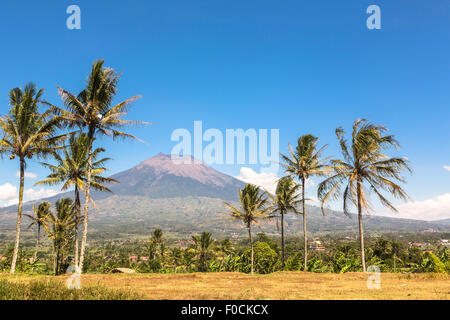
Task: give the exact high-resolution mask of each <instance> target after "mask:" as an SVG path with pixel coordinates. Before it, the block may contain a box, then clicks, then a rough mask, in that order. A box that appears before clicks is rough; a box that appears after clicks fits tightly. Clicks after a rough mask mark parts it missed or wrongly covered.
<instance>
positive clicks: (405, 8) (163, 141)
mask: <svg viewBox="0 0 450 320" xmlns="http://www.w3.org/2000/svg"><path fill="white" fill-rule="evenodd" d="M72 4H76V5H78V6H79V7H80V8H81V30H69V29H67V27H66V19H67V18H68V16H69V15H68V14H67V13H66V9H67V7H68V6H69V5H72ZM371 4H376V5H378V6H379V7H380V8H381V29H380V30H369V29H368V28H367V27H366V19H367V18H368V17H369V14H367V13H366V9H367V7H368V6H369V5H371ZM0 30H1V31H0V41H1V43H2V50H0V66H1V76H0V114H6V113H7V112H8V109H9V106H8V92H9V90H11V89H12V88H14V87H17V86H23V85H25V83H27V82H28V81H33V82H35V83H36V84H37V85H38V86H39V87H42V88H45V90H46V95H45V98H46V99H47V100H49V101H51V102H52V103H55V104H58V105H60V104H61V103H60V99H59V97H58V95H57V91H56V85H59V86H61V87H63V88H65V89H67V90H69V91H71V92H79V91H80V90H81V89H82V88H83V85H84V82H85V80H86V77H87V74H88V72H89V70H90V66H91V64H92V62H93V61H94V60H96V59H99V58H102V59H105V61H106V62H105V65H107V66H110V67H113V68H114V69H116V70H118V71H123V75H122V77H121V82H120V85H119V94H118V97H117V101H119V100H123V99H126V98H128V97H131V96H134V95H136V94H142V95H143V98H142V99H140V100H139V101H138V102H136V103H135V104H134V105H133V106H132V109H131V111H130V113H129V115H128V117H127V118H128V119H133V120H144V121H149V122H153V123H154V125H152V126H148V127H144V128H137V129H131V130H130V131H131V132H132V133H134V134H136V135H137V136H139V137H140V138H141V139H143V140H144V141H146V143H145V144H142V143H138V142H133V143H129V142H120V143H116V142H111V141H109V140H104V141H102V144H103V145H104V146H105V147H106V149H107V154H108V156H111V157H112V158H114V159H115V160H114V161H113V162H111V163H110V168H111V173H115V172H119V171H121V170H124V169H127V168H129V167H131V166H133V165H135V164H137V163H139V162H140V161H142V160H144V159H146V158H149V157H151V156H153V155H155V154H157V153H158V152H164V153H170V152H171V149H172V148H173V147H174V145H175V144H176V143H175V142H172V141H171V140H170V136H171V133H172V132H173V131H174V130H175V129H177V128H186V129H188V130H189V131H191V132H192V131H193V121H194V120H201V121H203V127H204V129H207V128H217V129H219V130H221V131H222V132H225V130H226V129H236V128H243V129H248V128H255V129H264V128H267V129H271V128H274V129H279V130H280V152H282V153H283V152H286V151H287V149H286V147H287V144H288V143H289V142H291V143H294V142H295V141H296V138H297V137H298V136H300V135H302V134H305V133H312V134H314V135H317V136H318V137H320V141H321V144H328V145H329V147H328V148H327V152H326V155H332V156H338V155H339V152H338V149H337V143H336V138H335V136H334V130H335V128H336V127H338V126H344V127H345V128H346V129H347V130H350V127H351V124H352V122H353V121H354V120H355V119H357V118H363V117H364V118H367V119H369V120H370V121H372V122H375V123H377V124H383V125H386V126H387V127H388V128H389V129H390V131H391V133H393V134H395V135H396V137H397V138H398V140H399V141H400V142H401V145H402V149H401V150H400V152H396V153H395V154H401V155H403V156H406V157H408V158H409V160H410V161H411V165H412V168H413V170H414V174H413V175H411V176H408V177H407V178H408V184H407V185H406V189H407V191H408V192H409V193H410V195H411V196H412V198H413V199H415V200H416V201H417V203H416V204H410V205H406V206H401V208H402V209H403V210H402V212H401V216H410V217H416V218H424V219H427V218H428V219H438V218H449V217H450V167H447V170H446V169H445V166H450V128H449V127H450V126H449V119H450V90H449V89H450V59H449V57H450V2H449V1H444V0H434V1H421V0H389V1H380V0H377V1H364V0H346V1H335V0H329V1H325V0H320V1H313V0H309V1H298V0H297V1H284V0H281V1H267V0H258V1H251V0H245V1H223V0H221V1H219V0H210V1H204V0H202V1H200V0H177V1H175V0H169V1H148V0H146V1H144V0H142V1H137V0H128V1H100V0H96V1H92V0H89V1H88V0H71V1H63V0H58V1H50V0H43V1H21V0H18V1H8V2H5V1H4V2H2V6H1V10H0ZM215 167H216V168H217V169H218V170H220V171H222V172H225V173H227V174H230V175H233V176H241V178H246V179H247V180H252V179H253V180H254V181H257V180H258V179H260V180H259V181H264V183H266V182H267V181H268V179H269V180H270V178H273V177H267V175H266V176H264V175H261V174H260V167H259V166H258V165H256V166H255V165H219V166H215ZM242 167H247V168H250V169H251V170H247V169H244V170H243V171H241V169H242ZM17 171H18V163H17V161H9V160H8V159H7V158H6V159H4V160H2V161H1V170H0V191H1V192H0V206H1V205H6V204H8V203H12V202H14V201H15V198H16V197H15V196H13V195H11V194H13V193H14V188H15V187H16V186H17V182H18V179H17V177H16V172H17ZM28 171H29V178H28V179H27V180H26V184H27V185H26V188H27V190H28V193H26V196H27V197H28V199H31V198H33V197H37V196H38V195H44V194H49V193H51V192H53V191H52V190H47V191H46V190H40V188H36V187H33V184H34V182H36V181H37V180H39V179H41V178H44V177H45V175H46V174H47V172H46V171H45V169H43V168H41V167H39V166H38V165H37V164H36V163H35V162H34V163H33V162H32V163H30V164H29V167H28ZM281 174H282V171H281V170H280V172H279V173H278V175H281ZM34 176H36V177H34ZM33 177H34V178H33ZM253 180H252V181H253ZM310 192H311V193H313V192H314V185H313V184H311V187H310ZM418 208H419V209H418ZM380 213H381V212H380ZM423 215H426V216H423Z"/></svg>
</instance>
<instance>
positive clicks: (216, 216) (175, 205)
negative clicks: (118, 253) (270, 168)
mask: <svg viewBox="0 0 450 320" xmlns="http://www.w3.org/2000/svg"><path fill="white" fill-rule="evenodd" d="M191 160H192V162H191V164H175V163H174V162H173V161H172V160H171V157H170V156H169V155H164V154H161V153H160V154H158V155H156V156H155V157H153V158H150V159H148V160H145V161H143V162H141V163H140V164H138V165H137V166H135V167H132V168H131V169H128V170H125V171H122V172H119V173H117V174H115V175H113V176H112V178H114V179H116V180H118V181H120V184H116V185H112V186H110V188H111V190H112V191H113V194H109V193H99V192H94V193H93V197H94V199H95V202H96V204H97V207H98V209H96V210H92V211H91V214H90V221H91V222H92V223H91V226H92V227H93V229H94V230H98V231H102V232H103V233H105V232H110V233H111V234H120V233H135V234H148V233H149V232H150V230H152V229H154V228H156V227H159V228H163V229H164V230H166V231H170V232H173V233H179V234H185V235H189V234H191V233H195V232H201V231H209V232H213V233H214V234H215V236H232V235H234V236H237V235H239V234H245V230H244V229H243V228H242V226H241V224H240V223H238V222H234V221H230V220H225V219H223V218H225V217H226V214H224V213H223V212H224V210H225V209H224V206H223V203H224V201H231V202H234V201H237V198H238V188H240V187H243V186H244V185H245V184H244V182H242V181H240V180H238V179H236V178H233V177H231V176H228V175H226V174H223V173H221V172H218V171H216V170H214V169H213V168H211V167H209V166H207V165H206V164H204V163H194V161H193V158H191ZM63 197H72V198H73V194H72V192H67V193H62V194H58V195H56V196H53V197H51V198H47V199H42V200H45V201H50V202H55V201H56V200H57V199H59V198H63ZM42 200H39V201H36V202H40V201H42ZM33 203H34V202H28V203H26V204H25V205H24V211H30V210H31V208H32V205H33ZM16 212H17V206H11V207H6V208H2V209H0V226H1V225H3V226H5V227H8V228H12V227H13V226H14V223H15V219H16ZM308 216H309V218H308V225H309V227H308V228H309V230H310V231H311V232H356V230H357V220H356V219H355V217H353V218H352V219H351V218H348V217H346V216H345V215H344V214H342V213H340V212H329V213H327V215H326V216H323V215H322V213H321V210H320V209H319V208H317V207H308ZM301 220H302V219H301V217H300V216H296V215H293V214H290V215H288V217H287V219H286V224H287V225H286V229H287V231H288V232H290V234H300V230H302V228H301ZM364 224H365V229H366V230H367V231H368V232H370V231H376V232H396V231H402V232H421V231H424V230H428V231H450V223H445V222H426V221H419V220H407V219H395V218H388V217H379V216H372V217H366V218H365V220H364ZM262 228H263V230H264V231H265V232H266V233H269V234H271V233H273V234H275V233H276V234H278V231H277V228H276V223H275V221H268V222H266V223H264V224H263V226H262ZM91 230H92V229H91Z"/></svg>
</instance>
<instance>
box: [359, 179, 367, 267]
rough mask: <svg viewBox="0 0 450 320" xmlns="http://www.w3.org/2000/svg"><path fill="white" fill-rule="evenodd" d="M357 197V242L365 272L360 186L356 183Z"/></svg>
mask: <svg viewBox="0 0 450 320" xmlns="http://www.w3.org/2000/svg"><path fill="white" fill-rule="evenodd" d="M357 189H358V190H357V196H358V222H359V242H360V245H361V264H362V269H363V272H366V257H365V254H364V230H363V223H362V209H361V184H360V183H359V182H358V186H357Z"/></svg>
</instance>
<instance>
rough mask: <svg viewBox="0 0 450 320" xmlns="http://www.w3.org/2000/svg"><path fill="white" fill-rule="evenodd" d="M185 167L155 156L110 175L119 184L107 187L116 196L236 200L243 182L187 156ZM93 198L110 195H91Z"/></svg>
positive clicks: (161, 155)
mask: <svg viewBox="0 0 450 320" xmlns="http://www.w3.org/2000/svg"><path fill="white" fill-rule="evenodd" d="M190 160H191V161H190V163H189V164H185V163H181V164H178V163H176V162H175V161H172V159H171V156H170V155H166V154H162V153H159V154H158V155H156V156H155V157H153V158H150V159H148V160H145V161H143V162H141V163H140V164H138V165H137V166H135V167H133V168H131V169H129V170H126V171H122V172H120V173H117V174H115V175H113V176H112V177H111V178H114V179H116V180H117V181H119V182H120V183H119V184H114V185H111V186H110V189H111V191H113V193H114V194H117V195H132V196H142V197H147V198H152V199H165V198H180V197H181V198H184V197H209V198H217V199H222V200H237V195H238V188H240V187H243V186H244V182H242V181H240V180H238V179H236V178H233V177H231V176H228V175H226V174H223V173H221V172H219V171H217V170H214V169H213V168H211V167H209V166H207V165H206V164H204V163H203V162H199V161H196V160H195V159H194V158H192V157H191V159H190ZM93 195H94V199H97V198H106V197H109V196H110V195H108V194H105V193H99V192H95V193H94V194H93Z"/></svg>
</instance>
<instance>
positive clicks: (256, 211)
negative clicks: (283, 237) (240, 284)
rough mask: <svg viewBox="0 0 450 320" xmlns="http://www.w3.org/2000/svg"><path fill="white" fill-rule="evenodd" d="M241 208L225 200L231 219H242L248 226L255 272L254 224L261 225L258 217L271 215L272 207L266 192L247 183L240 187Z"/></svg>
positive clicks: (263, 217) (262, 217)
mask: <svg viewBox="0 0 450 320" xmlns="http://www.w3.org/2000/svg"><path fill="white" fill-rule="evenodd" d="M239 201H240V208H237V207H235V206H233V205H231V204H230V203H227V202H225V207H226V208H227V209H228V212H227V214H229V215H230V218H231V219H234V220H239V221H242V222H243V223H244V225H245V227H246V228H247V231H248V238H249V241H250V246H251V273H252V274H253V260H254V246H253V237H252V224H255V225H257V226H259V222H258V221H257V220H258V219H265V218H268V217H269V211H270V209H269V208H268V206H267V204H268V203H267V202H268V201H267V198H266V196H265V192H262V190H261V189H260V188H259V187H258V186H256V185H254V184H250V183H249V184H247V185H246V186H245V187H244V189H242V190H241V189H240V188H239Z"/></svg>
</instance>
